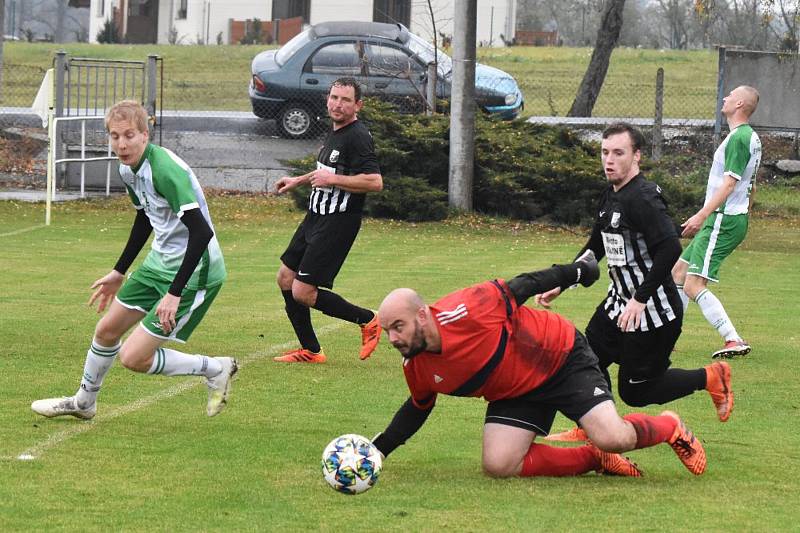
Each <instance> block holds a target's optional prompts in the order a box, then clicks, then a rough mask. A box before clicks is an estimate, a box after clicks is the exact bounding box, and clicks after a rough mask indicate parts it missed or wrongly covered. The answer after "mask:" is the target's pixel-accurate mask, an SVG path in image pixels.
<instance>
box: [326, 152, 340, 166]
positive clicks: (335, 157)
mask: <svg viewBox="0 0 800 533" xmlns="http://www.w3.org/2000/svg"><path fill="white" fill-rule="evenodd" d="M338 160H339V150H331V156H330V157H329V158H328V161H329V162H331V163H336V162H337V161H338Z"/></svg>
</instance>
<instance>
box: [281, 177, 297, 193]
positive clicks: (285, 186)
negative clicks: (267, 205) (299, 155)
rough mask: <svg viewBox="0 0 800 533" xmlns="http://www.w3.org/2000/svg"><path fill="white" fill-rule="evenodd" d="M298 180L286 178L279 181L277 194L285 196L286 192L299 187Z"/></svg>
mask: <svg viewBox="0 0 800 533" xmlns="http://www.w3.org/2000/svg"><path fill="white" fill-rule="evenodd" d="M298 181H299V180H298V179H297V178H293V177H291V176H284V177H282V178H281V179H279V180H278V181H276V182H275V194H283V193H285V192H286V191H290V190H292V189H294V188H295V187H297V183H298Z"/></svg>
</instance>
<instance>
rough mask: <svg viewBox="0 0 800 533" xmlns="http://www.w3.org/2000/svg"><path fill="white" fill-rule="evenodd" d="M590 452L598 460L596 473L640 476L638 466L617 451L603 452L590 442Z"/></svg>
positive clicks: (640, 472)
mask: <svg viewBox="0 0 800 533" xmlns="http://www.w3.org/2000/svg"><path fill="white" fill-rule="evenodd" d="M589 446H591V448H592V452H594V455H595V457H597V460H598V461H599V462H600V468H599V469H598V470H597V472H598V473H600V474H603V475H606V476H626V477H642V471H641V470H639V467H638V466H637V465H636V463H634V462H633V461H631V460H630V459H628V458H627V457H624V456H622V455H620V454H618V453H610V452H604V451H603V450H601V449H600V448H598V447H597V446H595V445H594V444H590V445H589Z"/></svg>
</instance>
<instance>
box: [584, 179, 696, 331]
mask: <svg viewBox="0 0 800 533" xmlns="http://www.w3.org/2000/svg"><path fill="white" fill-rule="evenodd" d="M589 247H590V248H592V250H593V251H594V252H595V255H596V256H597V258H598V259H600V258H601V257H602V256H603V255H605V256H606V258H607V263H608V274H609V276H610V277H611V283H610V284H609V287H608V296H607V297H606V299H605V301H604V302H602V303H601V306H603V308H604V310H605V312H606V313H607V314H608V317H609V318H611V319H612V320H616V318H617V317H618V316H619V315H620V314H621V313H622V311H623V309H624V308H625V305H626V304H627V303H628V300H630V299H631V298H633V297H634V296H636V300H637V301H639V302H642V303H645V304H646V307H645V310H644V313H643V315H644V316H643V317H642V320H641V321H640V325H639V328H638V330H639V331H649V330H652V329H654V328H658V327H661V326H663V325H664V324H665V323H667V322H671V321H673V320H675V319H676V318H682V317H683V306H682V304H681V300H680V297H679V296H678V291H677V288H676V287H675V282H673V281H672V276H671V274H670V271H669V268H670V267H671V266H672V264H673V263H674V259H673V258H672V257H671V256H670V257H668V258H662V260H661V261H662V263H663V265H659V266H660V268H657V269H656V270H653V266H654V262H653V258H654V256H655V255H656V253H657V249H659V248H662V249H667V248H669V249H673V250H674V249H677V251H678V253H679V252H680V242H679V240H678V234H677V232H676V230H675V224H674V222H673V221H672V219H671V218H670V217H669V215H668V214H667V203H666V201H665V200H664V198H663V196H662V195H661V187H659V186H658V185H656V184H655V183H653V182H650V181H647V180H646V179H645V178H644V176H642V174H638V175H637V176H636V177H634V178H633V179H632V180H631V181H629V182H628V183H627V184H626V185H625V186H624V187H623V188H622V189H620V190H619V191H616V192H615V191H614V188H613V187H611V186H609V187H608V189H606V191H605V192H604V193H603V195H602V196H601V197H600V203H599V207H598V212H597V219H596V220H595V224H594V228H593V230H592V236H591V238H590V240H589ZM664 261H669V263H665V262H664ZM651 271H652V274H651Z"/></svg>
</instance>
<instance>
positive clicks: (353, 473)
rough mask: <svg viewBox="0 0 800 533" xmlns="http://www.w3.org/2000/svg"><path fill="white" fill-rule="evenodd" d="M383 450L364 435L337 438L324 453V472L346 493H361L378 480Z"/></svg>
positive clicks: (334, 484) (330, 482)
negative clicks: (379, 449) (380, 450)
mask: <svg viewBox="0 0 800 533" xmlns="http://www.w3.org/2000/svg"><path fill="white" fill-rule="evenodd" d="M380 473H381V452H379V451H378V449H377V448H376V447H375V446H374V445H373V444H372V443H371V442H370V441H369V439H367V438H365V437H362V436H361V435H353V434H348V435H342V436H341V437H336V438H335V439H333V440H332V441H331V442H330V444H328V445H327V446H326V447H325V451H324V452H322V475H323V477H325V481H327V482H328V485H330V486H331V487H333V488H334V489H335V490H338V491H339V492H343V493H345V494H360V493H362V492H364V491H366V490H368V489H370V488H371V487H372V486H373V485H374V484H375V483H377V481H378V476H379V475H380Z"/></svg>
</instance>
